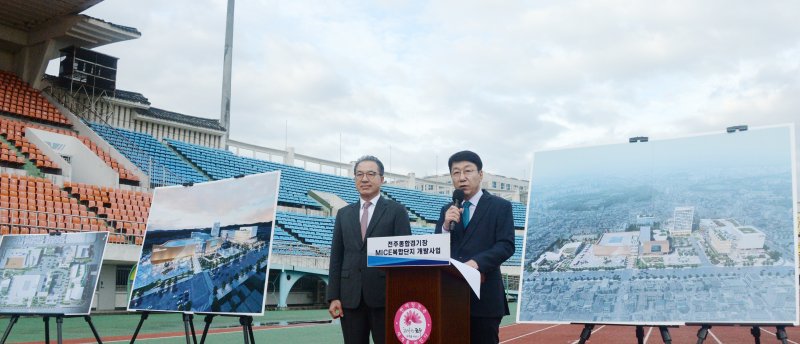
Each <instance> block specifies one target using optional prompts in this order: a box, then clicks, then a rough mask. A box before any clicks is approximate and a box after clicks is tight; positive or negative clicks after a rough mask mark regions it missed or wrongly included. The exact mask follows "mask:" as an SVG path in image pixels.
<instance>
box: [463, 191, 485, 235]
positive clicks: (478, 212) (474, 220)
mask: <svg viewBox="0 0 800 344" xmlns="http://www.w3.org/2000/svg"><path fill="white" fill-rule="evenodd" d="M488 196H489V192H487V191H485V190H484V191H483V195H482V196H481V198H480V200H478V206H477V207H475V214H470V219H469V224H468V225H467V228H465V229H464V231H465V233H464V239H463V240H461V245H459V248H461V247H463V246H464V243H466V242H467V241H469V239H470V238H472V234H473V233H475V232H476V230H475V229H476V228H477V226H478V224H479V223H480V222H481V220H482V219H483V217H484V215H486V211H487V209H489V201H490V200H489V197H488Z"/></svg>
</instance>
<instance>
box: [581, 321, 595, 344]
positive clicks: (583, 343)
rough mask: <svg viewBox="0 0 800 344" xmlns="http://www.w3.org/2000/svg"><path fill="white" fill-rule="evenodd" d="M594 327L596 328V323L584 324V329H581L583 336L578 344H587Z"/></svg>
mask: <svg viewBox="0 0 800 344" xmlns="http://www.w3.org/2000/svg"><path fill="white" fill-rule="evenodd" d="M593 329H594V324H585V325H583V330H582V331H581V338H580V339H579V340H578V344H586V341H587V340H589V337H591V336H592V330H593Z"/></svg>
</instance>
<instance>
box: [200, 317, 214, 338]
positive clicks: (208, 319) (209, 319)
mask: <svg viewBox="0 0 800 344" xmlns="http://www.w3.org/2000/svg"><path fill="white" fill-rule="evenodd" d="M213 320H214V315H213V314H208V315H206V318H205V319H204V320H203V321H205V323H206V325H205V327H203V336H202V337H200V344H205V342H206V335H207V334H208V328H209V327H211V321H213Z"/></svg>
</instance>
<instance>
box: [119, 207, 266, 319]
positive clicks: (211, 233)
mask: <svg viewBox="0 0 800 344" xmlns="http://www.w3.org/2000/svg"><path fill="white" fill-rule="evenodd" d="M271 233H272V223H257V224H248V225H246V226H228V227H226V228H220V226H219V223H215V224H214V225H213V226H211V227H209V228H197V229H193V230H180V231H155V230H154V231H151V232H148V234H147V235H148V243H147V247H145V248H144V249H143V252H142V259H141V260H140V262H139V267H138V270H137V275H136V278H137V282H138V283H137V285H136V289H134V290H133V294H132V299H131V303H130V306H131V308H132V309H140V310H174V311H197V312H219V313H241V312H242V311H243V310H244V311H245V312H244V313H257V312H258V311H259V309H260V308H261V303H262V302H263V300H264V294H263V291H262V289H263V288H264V283H265V282H266V271H267V261H268V258H269V242H270V235H271ZM190 291H191V292H190Z"/></svg>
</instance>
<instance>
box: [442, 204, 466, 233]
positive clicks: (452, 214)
mask: <svg viewBox="0 0 800 344" xmlns="http://www.w3.org/2000/svg"><path fill="white" fill-rule="evenodd" d="M462 211H463V210H462V209H461V208H456V206H454V205H451V206H450V208H449V209H447V212H446V213H444V225H445V227H447V230H450V231H452V230H453V229H452V228H450V223H452V222H455V223H459V222H461V212H462Z"/></svg>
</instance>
